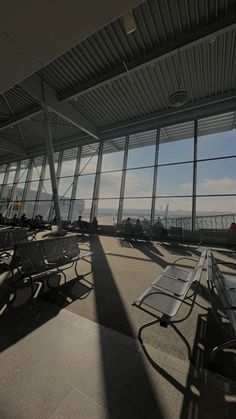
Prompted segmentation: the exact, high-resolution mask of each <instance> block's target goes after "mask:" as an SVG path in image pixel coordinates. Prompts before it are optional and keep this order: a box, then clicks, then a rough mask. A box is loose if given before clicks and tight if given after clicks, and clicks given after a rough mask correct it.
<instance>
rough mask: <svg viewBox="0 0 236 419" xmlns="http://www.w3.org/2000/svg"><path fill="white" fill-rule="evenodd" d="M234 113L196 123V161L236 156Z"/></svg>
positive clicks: (235, 114) (235, 113)
mask: <svg viewBox="0 0 236 419" xmlns="http://www.w3.org/2000/svg"><path fill="white" fill-rule="evenodd" d="M235 116H236V112H230V113H227V114H223V115H215V116H211V117H209V118H204V119H201V120H199V121H198V159H207V158H212V157H224V156H232V155H236V131H235V129H234V121H235Z"/></svg>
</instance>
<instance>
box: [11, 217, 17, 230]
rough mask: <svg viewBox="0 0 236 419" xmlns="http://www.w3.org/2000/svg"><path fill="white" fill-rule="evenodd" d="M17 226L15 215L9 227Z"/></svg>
mask: <svg viewBox="0 0 236 419" xmlns="http://www.w3.org/2000/svg"><path fill="white" fill-rule="evenodd" d="M17 224H18V218H17V214H15V215H14V217H13V218H12V220H11V225H12V226H13V227H14V226H16V225H17Z"/></svg>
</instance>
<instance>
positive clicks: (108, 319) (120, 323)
mask: <svg viewBox="0 0 236 419" xmlns="http://www.w3.org/2000/svg"><path fill="white" fill-rule="evenodd" d="M90 245H91V251H92V252H93V254H92V261H93V263H94V266H95V267H96V269H94V272H93V281H94V293H95V304H96V312H97V322H98V323H99V324H101V325H104V326H106V327H109V328H110V329H113V330H118V331H119V332H122V333H123V334H126V335H128V336H130V337H132V338H136V336H135V333H134V330H133V327H132V325H131V323H130V320H129V317H128V314H127V312H126V310H125V307H124V304H123V301H122V298H121V296H120V293H119V290H118V288H117V285H116V283H115V280H114V277H113V274H112V271H111V269H110V266H109V264H108V261H107V258H106V255H105V253H104V250H103V247H102V245H101V242H100V239H99V238H97V240H96V241H95V240H92V241H91V242H90ZM132 342H133V350H134V351H135V352H137V354H138V352H139V345H138V343H136V341H134V340H133V341H132ZM100 347H101V360H102V364H103V375H104V386H105V393H106V404H107V406H108V410H109V411H112V412H115V413H118V417H127V418H128V417H130V418H134V417H135V418H140V419H141V418H144V417H146V415H147V412H148V408H149V405H150V402H152V404H153V405H154V410H155V417H158V418H163V419H164V417H165V416H164V415H163V412H162V409H161V406H160V403H159V400H158V399H157V395H156V394H155V393H154V389H153V387H152V384H151V382H150V378H149V376H148V373H147V371H146V367H145V364H144V363H143V361H142V359H141V357H139V356H137V357H136V361H137V369H138V370H137V376H134V381H132V380H131V381H130V387H129V392H130V395H129V401H130V403H128V404H127V406H123V408H122V407H121V406H120V405H119V391H120V389H119V390H117V388H116V385H117V383H116V380H114V377H113V375H112V374H111V364H113V368H114V369H115V370H116V369H118V370H119V374H120V373H121V375H122V376H123V377H124V384H125V382H126V379H127V377H126V376H127V367H126V362H125V360H122V362H120V361H119V365H118V364H117V358H116V355H115V354H112V353H111V350H110V348H109V345H107V341H106V339H105V335H104V334H103V331H102V329H101V331H100ZM138 377H140V378H138ZM128 379H129V380H130V379H131V377H130V378H128ZM139 379H140V380H141V381H140V382H139ZM115 393H117V400H115V408H114V394H115ZM121 408H122V416H121Z"/></svg>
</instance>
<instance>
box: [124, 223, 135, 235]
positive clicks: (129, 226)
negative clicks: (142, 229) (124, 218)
mask: <svg viewBox="0 0 236 419" xmlns="http://www.w3.org/2000/svg"><path fill="white" fill-rule="evenodd" d="M123 228H124V233H125V234H131V233H132V231H133V226H132V224H131V223H125V224H124V225H123Z"/></svg>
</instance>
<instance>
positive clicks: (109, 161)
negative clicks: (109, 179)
mask: <svg viewBox="0 0 236 419" xmlns="http://www.w3.org/2000/svg"><path fill="white" fill-rule="evenodd" d="M124 147H125V137H122V138H116V139H113V140H108V141H105V142H104V145H103V156H102V172H105V171H110V170H111V171H112V170H121V169H122V168H123V160H124Z"/></svg>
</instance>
